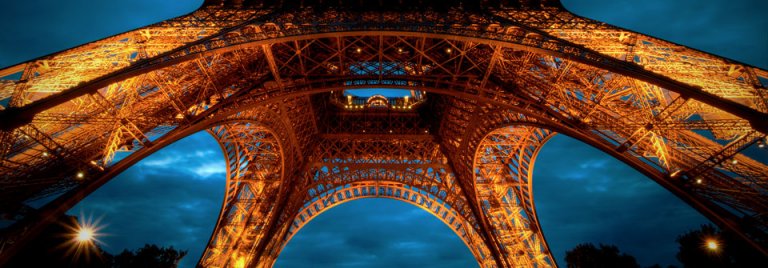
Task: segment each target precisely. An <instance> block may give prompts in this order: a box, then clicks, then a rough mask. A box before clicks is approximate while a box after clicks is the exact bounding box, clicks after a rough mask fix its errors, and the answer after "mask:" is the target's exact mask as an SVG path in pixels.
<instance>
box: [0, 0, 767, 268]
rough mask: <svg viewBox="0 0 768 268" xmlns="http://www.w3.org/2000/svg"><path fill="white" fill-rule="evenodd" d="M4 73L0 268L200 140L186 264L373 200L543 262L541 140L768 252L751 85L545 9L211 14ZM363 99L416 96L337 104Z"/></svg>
mask: <svg viewBox="0 0 768 268" xmlns="http://www.w3.org/2000/svg"><path fill="white" fill-rule="evenodd" d="M0 76H2V77H6V78H9V77H13V78H14V79H8V80H3V81H2V83H0V99H2V100H3V101H2V102H0V103H2V106H0V109H2V111H0V117H2V119H0V129H1V130H2V132H1V135H2V136H1V137H0V138H2V142H1V143H0V155H2V158H1V159H2V162H0V186H1V187H0V189H1V190H0V191H1V193H0V204H2V207H0V209H2V211H3V212H4V213H5V215H10V216H11V217H13V219H15V220H16V223H15V224H14V225H13V226H11V227H9V228H6V229H5V230H4V232H3V238H2V239H3V240H2V245H0V253H1V254H0V264H2V263H4V262H6V261H7V260H8V259H9V258H10V257H11V256H13V254H14V253H15V252H16V251H17V250H18V249H19V248H20V247H21V246H22V245H23V244H24V242H25V241H27V240H28V239H29V238H31V237H34V236H35V235H36V234H37V233H39V232H40V230H41V228H42V227H44V226H45V225H46V224H47V223H48V222H50V221H51V220H52V219H53V218H55V217H57V216H58V215H61V214H62V213H64V212H65V211H67V210H68V209H69V208H71V207H72V206H73V205H74V204H76V203H77V202H78V201H79V200H81V199H82V198H84V197H85V196H86V195H88V194H89V193H91V192H93V191H94V190H96V189H97V188H99V187H100V186H101V185H103V184H104V183H106V182H107V181H109V180H110V179H111V178H113V177H114V176H115V175H116V174H118V173H120V172H121V171H123V170H125V169H126V168H127V167H129V166H131V165H132V164H134V163H136V162H137V161H139V160H141V159H142V158H144V157H146V156H148V155H150V154H152V153H153V152H155V151H157V150H159V149H161V148H163V147H164V146H166V145H168V144H170V143H173V142H174V141H177V140H179V139H181V138H183V137H185V136H188V135H190V134H192V133H195V132H198V131H204V130H205V131H209V132H210V133H211V134H212V135H213V136H214V137H215V138H216V139H217V140H218V141H219V143H220V145H221V148H222V150H223V152H224V154H225V156H226V163H227V165H228V172H227V182H226V187H227V191H226V195H225V200H224V203H223V206H222V210H221V214H220V216H219V220H218V223H217V225H216V229H215V231H214V233H213V234H212V237H211V239H210V242H209V243H208V247H207V249H206V251H205V253H204V255H203V257H202V259H201V260H200V262H199V265H201V266H210V267H225V266H227V267H229V266H236V267H243V266H249V267H264V266H266V267H269V266H271V265H272V264H273V263H274V261H275V259H276V257H277V256H278V254H279V253H280V250H281V249H282V248H283V247H284V246H285V244H286V243H287V241H289V240H290V239H291V237H292V236H293V235H294V234H295V233H296V232H297V231H298V230H299V229H301V227H302V226H303V225H304V224H306V223H307V222H309V221H310V220H311V219H312V218H313V217H314V216H316V215H318V214H319V213H322V212H323V211H325V210H326V209H328V208H331V207H333V206H335V205H337V204H340V203H343V202H347V201H350V200H355V199H359V198H368V197H384V198H392V199H397V200H402V201H405V202H409V203H412V204H414V205H416V206H419V207H421V208H423V209H425V210H427V211H429V212H430V213H432V214H433V215H435V216H436V217H438V218H439V219H441V220H442V221H443V222H445V224H447V225H448V226H450V228H451V229H452V230H453V231H454V232H456V234H457V235H458V236H459V237H461V239H462V240H463V241H464V242H465V243H466V244H467V246H468V247H469V249H470V250H471V252H472V253H473V254H474V256H475V258H476V259H477V261H478V263H479V264H480V265H481V266H482V267H512V266H536V267H548V266H554V265H555V262H554V261H553V259H552V256H551V254H550V252H549V250H548V247H547V244H546V242H545V240H544V236H543V233H542V231H541V228H540V227H539V222H538V219H537V216H536V210H535V206H534V201H533V196H532V191H531V180H532V178H531V173H532V169H533V164H534V162H535V159H536V155H537V153H538V151H539V149H540V148H541V146H542V145H543V144H544V143H545V142H546V141H547V140H548V139H549V138H550V137H551V136H552V135H553V134H555V133H563V134H566V135H569V136H571V137H573V138H576V139H578V140H580V141H582V142H585V143H587V144H590V145H591V146H594V147H596V148H598V149H600V150H602V151H604V152H606V153H608V154H609V155H611V156H613V157H615V158H617V159H619V160H621V161H623V162H624V163H626V164H628V165H630V166H632V167H634V168H635V169H637V170H639V171H640V172H642V173H643V174H645V175H647V176H648V177H649V178H651V179H652V180H654V181H656V182H657V183H658V184H660V185H661V186H663V187H665V188H666V189H668V190H669V191H670V192H672V193H674V194H675V195H677V196H678V197H680V198H681V199H683V200H684V201H686V202H687V203H689V204H690V205H691V206H692V207H694V208H695V209H697V210H698V211H700V212H701V213H702V214H704V215H705V216H707V217H709V219H711V220H712V221H713V222H715V223H717V224H718V225H720V226H721V227H722V228H725V229H728V230H730V231H733V232H735V233H737V234H739V235H740V236H741V237H742V238H744V240H745V241H748V242H749V243H751V244H752V245H753V246H754V247H755V248H757V249H758V250H760V251H762V252H763V253H765V252H766V248H767V247H766V243H767V241H768V240H766V234H768V217H766V212H768V191H767V188H766V175H768V167H766V165H765V163H761V162H758V161H756V160H753V159H750V158H749V157H747V156H744V155H742V154H741V152H742V151H743V150H745V149H747V148H748V147H750V146H753V145H755V144H761V143H764V142H765V141H764V139H765V137H766V133H767V132H768V120H766V119H767V118H768V114H766V112H768V105H767V104H768V102H766V100H767V99H766V96H767V95H768V91H766V84H768V83H767V82H766V81H768V80H766V79H768V71H766V70H762V69H759V68H756V67H753V66H749V65H746V64H743V63H739V62H736V61H733V60H729V59H725V58H721V57H718V56H714V55H710V54H707V53H703V52H701V51H697V50H694V49H691V48H687V47H685V46H681V45H678V44H674V43H670V42H667V41H664V40H660V39H657V38H654V37H651V36H647V35H643V34H640V33H636V32H632V31H628V30H625V29H621V28H618V27H615V26H611V25H607V24H605V23H601V22H597V21H594V20H590V19H587V18H584V17H580V16H577V15H574V14H572V13H570V12H568V11H567V10H565V9H564V8H562V6H561V5H560V3H559V1H556V0H540V1H533V0H525V1H524V0H520V1H512V0H506V1H498V0H482V1H455V0H454V1H437V0H435V1H431V0H421V1H415V0H414V1H409V0H400V1H399V2H396V3H389V2H388V3H386V5H385V4H384V3H383V2H382V1H368V0H354V1H353V0H338V1H328V0H327V1H320V0H317V1H311V0H306V1H276V0H275V1H269V0H263V1H247V0H246V1H243V0H240V1H236V0H232V1H229V0H226V1H223V0H219V1H216V0H209V1H206V2H205V3H204V4H203V6H202V7H201V8H199V9H198V10H197V11H194V12H193V13H191V14H188V15H185V16H181V17H178V18H174V19H170V20H167V21H164V22H161V23H157V24H154V25H150V26H147V27H143V28H140V29H137V30H133V31H129V32H126V33H122V34H118V35H116V36H113V37H109V38H106V39H103V40H99V41H95V42H92V43H88V44H85V45H82V46H79V47H75V48H72V49H68V50H65V51H61V52H58V53H54V54H51V55H47V56H44V57H40V58H37V59H34V60H31V61H28V62H24V63H21V64H18V65H15V66H11V67H8V68H5V69H3V70H0ZM359 88H393V89H406V90H410V92H411V93H410V94H409V97H408V98H386V97H380V96H377V97H372V98H370V99H359V98H355V97H346V95H344V92H345V90H351V89H359ZM116 156H119V157H117V158H116ZM44 197H49V198H50V199H52V201H50V202H48V203H47V204H46V205H44V206H42V207H41V208H39V209H32V208H30V207H29V206H27V205H25V203H26V202H29V201H30V200H37V199H40V198H44Z"/></svg>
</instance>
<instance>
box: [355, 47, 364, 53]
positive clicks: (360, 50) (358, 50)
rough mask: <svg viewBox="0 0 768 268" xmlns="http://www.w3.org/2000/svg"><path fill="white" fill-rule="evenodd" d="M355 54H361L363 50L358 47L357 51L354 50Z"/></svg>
mask: <svg viewBox="0 0 768 268" xmlns="http://www.w3.org/2000/svg"><path fill="white" fill-rule="evenodd" d="M355 52H357V53H360V52H363V49H362V48H359V47H358V48H357V49H355Z"/></svg>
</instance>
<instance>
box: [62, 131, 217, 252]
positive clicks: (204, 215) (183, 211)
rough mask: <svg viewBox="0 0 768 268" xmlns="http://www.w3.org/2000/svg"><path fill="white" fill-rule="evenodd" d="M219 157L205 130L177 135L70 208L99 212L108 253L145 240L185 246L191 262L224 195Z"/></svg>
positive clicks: (134, 245)
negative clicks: (175, 138)
mask: <svg viewBox="0 0 768 268" xmlns="http://www.w3.org/2000/svg"><path fill="white" fill-rule="evenodd" d="M225 174H226V171H225V163H224V157H223V155H222V153H221V150H220V149H219V146H218V145H217V144H216V142H215V141H214V140H213V138H212V137H211V136H210V135H209V134H208V133H205V132H201V133H197V134H195V135H192V136H190V137H187V138H185V139H183V140H181V141H178V142H176V143H174V144H172V145H170V146H168V147H166V148H164V149H163V150H161V151H159V152H157V153H155V154H153V155H151V156H149V157H147V158H146V159H144V160H142V161H141V162H139V163H138V164H136V165H135V166H133V167H131V168H129V169H128V170H126V171H125V172H123V173H122V174H120V175H119V176H117V177H115V178H114V179H112V181H110V182H109V183H107V184H106V185H104V186H103V187H101V188H99V190H97V191H96V192H94V193H93V194H91V195H90V196H88V197H87V198H86V199H85V200H83V201H82V202H81V203H80V204H78V205H77V206H76V207H75V208H73V209H72V210H70V212H69V213H70V214H73V215H79V214H80V213H83V214H85V215H93V216H94V217H97V218H98V217H101V218H102V223H104V224H107V226H106V228H105V229H104V232H105V233H107V235H106V236H104V237H103V238H102V239H101V241H103V242H104V243H105V246H104V248H105V249H106V250H107V251H109V252H111V253H119V252H120V251H122V250H123V249H126V248H128V249H136V248H139V247H141V246H143V245H144V244H145V243H150V244H152V243H154V244H157V245H160V246H173V247H174V248H177V249H182V250H189V255H188V257H185V258H184V259H183V260H182V263H181V264H182V267H193V266H194V264H195V263H196V262H197V260H198V259H199V257H200V255H201V254H202V251H203V250H204V249H205V246H206V244H207V242H208V239H209V238H210V235H211V232H212V231H213V227H214V225H215V224H216V218H217V217H218V215H219V210H220V209H221V202H222V200H223V199H224V190H225V189H224V176H225Z"/></svg>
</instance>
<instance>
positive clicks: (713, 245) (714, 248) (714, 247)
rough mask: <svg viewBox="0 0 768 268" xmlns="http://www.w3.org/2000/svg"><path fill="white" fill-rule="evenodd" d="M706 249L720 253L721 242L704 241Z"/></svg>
mask: <svg viewBox="0 0 768 268" xmlns="http://www.w3.org/2000/svg"><path fill="white" fill-rule="evenodd" d="M704 247H706V248H707V249H708V250H710V251H718V250H720V241H718V240H717V239H716V238H711V237H710V238H707V239H706V240H705V241H704Z"/></svg>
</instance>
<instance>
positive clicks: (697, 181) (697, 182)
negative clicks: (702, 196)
mask: <svg viewBox="0 0 768 268" xmlns="http://www.w3.org/2000/svg"><path fill="white" fill-rule="evenodd" d="M702 182H704V181H703V180H702V179H701V178H698V179H696V184H701V183H702Z"/></svg>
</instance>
